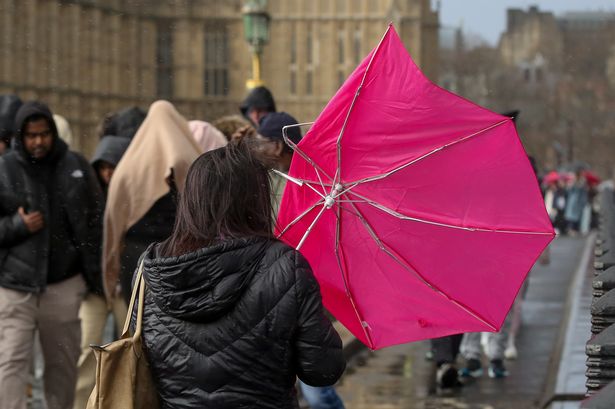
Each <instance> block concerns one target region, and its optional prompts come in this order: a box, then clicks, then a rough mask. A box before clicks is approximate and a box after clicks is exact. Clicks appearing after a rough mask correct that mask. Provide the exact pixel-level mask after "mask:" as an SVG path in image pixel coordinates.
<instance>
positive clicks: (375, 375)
mask: <svg viewBox="0 0 615 409" xmlns="http://www.w3.org/2000/svg"><path fill="white" fill-rule="evenodd" d="M592 239H593V236H591V237H585V238H579V237H575V238H572V237H558V238H557V239H556V240H554V241H553V243H552V244H551V249H550V251H551V262H550V263H549V264H548V265H540V264H537V265H536V266H534V268H533V269H532V271H531V273H530V275H529V290H528V293H527V297H526V299H525V301H524V304H523V308H522V309H523V312H522V316H523V324H522V328H521V330H520V333H519V335H518V337H517V348H518V351H519V358H518V359H517V360H515V361H507V362H506V365H507V368H508V369H509V371H510V376H509V377H508V378H505V379H497V380H495V379H490V378H489V377H487V376H486V375H484V376H483V377H482V378H480V379H477V380H473V381H471V382H468V383H467V384H466V385H465V386H464V387H463V388H461V389H460V390H459V391H457V392H454V393H449V394H446V395H443V394H442V393H440V392H439V391H438V390H437V388H436V387H435V368H434V365H433V363H432V362H429V361H427V360H426V359H425V354H426V352H427V351H428V349H429V342H427V341H425V342H417V343H412V344H406V345H400V346H396V347H391V348H385V349H383V350H379V351H375V352H372V351H369V350H367V349H365V348H363V349H362V350H360V351H359V352H358V353H357V354H356V355H355V356H354V357H353V358H352V359H351V360H350V362H349V369H348V370H347V372H346V374H345V376H344V377H343V378H342V380H341V381H340V383H339V384H338V385H337V391H338V393H339V394H340V395H341V396H342V397H343V399H344V402H345V405H346V408H347V409H397V408H400V409H401V408H404V409H415V408H416V409H418V408H424V409H431V408H442V409H448V408H468V409H472V408H477V409H488V408H489V409H529V408H542V407H544V406H545V405H548V404H549V403H555V404H560V403H561V404H565V405H570V404H572V405H576V406H562V407H561V409H563V408H564V407H565V408H568V407H578V406H579V403H578V401H577V402H565V401H561V402H558V401H555V400H554V399H555V396H556V395H557V394H558V393H559V394H560V395H559V397H560V398H570V396H565V397H564V396H563V395H562V393H563V392H561V391H562V390H561V389H557V387H558V385H560V388H561V385H567V387H568V388H569V389H568V390H569V391H573V393H575V394H576V393H577V391H579V390H580V388H581V387H583V388H584V384H585V379H584V378H582V377H580V376H576V375H578V374H579V366H578V363H579V362H580V360H579V356H578V355H575V354H576V352H578V351H579V350H580V349H583V348H584V345H585V341H586V340H587V339H588V338H589V331H586V332H584V331H585V329H584V328H583V320H587V322H588V319H587V317H585V316H583V314H582V313H579V312H578V311H577V313H576V315H575V313H573V310H575V311H576V310H579V309H580V308H581V306H582V305H583V303H582V302H580V301H579V302H576V304H575V303H574V302H573V301H572V298H571V297H573V296H574V294H577V293H579V294H580V293H582V291H576V292H575V291H573V290H574V289H575V288H577V287H578V286H579V284H580V283H583V282H584V281H583V279H585V278H586V277H584V276H583V274H584V273H585V272H586V270H585V269H584V268H583V267H584V266H585V265H586V263H587V261H586V260H587V257H584V254H586V253H588V252H591V240H592ZM579 277H580V278H579ZM590 294H591V291H590ZM569 323H571V325H569ZM577 330H579V334H578V339H575V338H574V337H573V336H572V335H574V334H576V331H577ZM583 332H584V333H583ZM567 333H570V334H572V335H571V336H570V337H568V338H567ZM579 348H580V349H579ZM563 351H566V354H567V355H564V354H563ZM562 357H573V358H575V359H576V361H577V362H576V364H575V363H570V364H569V365H568V363H569V361H568V360H567V359H566V358H564V359H563V361H564V362H565V363H564V364H562ZM459 364H460V365H461V364H463V362H462V360H461V359H460V360H459ZM484 365H486V362H484ZM562 365H564V366H566V365H568V367H569V370H568V371H566V370H562V371H560V368H561V367H562ZM583 365H584V359H583ZM583 372H584V368H583ZM558 381H559V383H558ZM581 381H582V386H581V384H580V382H581ZM566 393H568V392H566ZM553 408H554V409H560V407H557V408H556V407H555V406H553Z"/></svg>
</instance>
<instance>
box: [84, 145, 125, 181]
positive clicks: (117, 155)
mask: <svg viewBox="0 0 615 409" xmlns="http://www.w3.org/2000/svg"><path fill="white" fill-rule="evenodd" d="M129 145H130V139H129V138H125V137H123V136H111V135H107V136H104V137H103V138H102V139H101V140H100V142H99V143H98V146H96V151H94V156H92V160H91V161H90V163H91V164H92V167H93V168H94V170H97V169H98V166H99V165H100V163H101V162H107V163H109V164H111V165H113V166H115V167H117V164H118V163H120V159H122V156H124V152H126V149H128V146H129ZM104 190H106V189H105V188H103V191H104Z"/></svg>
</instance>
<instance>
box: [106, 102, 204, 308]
mask: <svg viewBox="0 0 615 409" xmlns="http://www.w3.org/2000/svg"><path fill="white" fill-rule="evenodd" d="M200 153H201V149H200V148H199V146H198V145H197V143H196V141H195V140H194V137H193V136H192V134H191V132H190V129H189V128H188V121H186V120H185V119H184V117H183V116H181V115H180V114H179V113H178V112H177V111H176V110H175V108H174V107H173V105H171V104H170V103H169V102H167V101H156V102H154V103H153V104H152V106H151V107H150V109H149V112H148V114H147V117H146V118H145V121H143V124H142V125H141V127H140V128H139V130H138V131H137V134H136V135H135V136H134V138H133V139H132V142H131V143H130V146H129V148H128V150H127V151H126V153H125V154H124V156H123V157H122V160H121V161H120V163H119V164H118V166H117V168H116V169H115V172H114V174H113V178H112V179H111V183H110V184H109V194H108V196H107V204H106V208H105V219H104V238H103V274H104V284H105V294H106V296H107V299H108V300H109V303H111V302H112V301H113V299H114V298H115V297H120V296H122V297H124V300H125V301H126V303H127V304H128V301H129V298H130V294H131V282H132V273H133V271H134V266H135V264H136V262H137V260H138V258H139V256H140V255H141V254H142V253H143V251H145V249H146V248H147V246H148V245H149V244H150V243H152V242H155V241H163V240H164V239H166V238H167V237H169V235H170V234H171V231H172V228H173V220H175V212H176V195H177V192H178V191H181V190H182V189H183V183H184V180H185V177H186V173H187V171H188V167H189V166H190V164H191V163H192V162H193V161H194V160H195V159H196V158H197V157H198V156H199V154H200Z"/></svg>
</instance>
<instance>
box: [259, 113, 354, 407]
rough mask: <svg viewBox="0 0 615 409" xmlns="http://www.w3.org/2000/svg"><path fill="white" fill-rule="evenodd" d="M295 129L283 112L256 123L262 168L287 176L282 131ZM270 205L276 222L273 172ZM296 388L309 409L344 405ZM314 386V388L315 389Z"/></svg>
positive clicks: (277, 191)
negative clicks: (265, 167)
mask: <svg viewBox="0 0 615 409" xmlns="http://www.w3.org/2000/svg"><path fill="white" fill-rule="evenodd" d="M292 125H297V120H296V119H295V118H293V117H292V116H291V115H289V114H287V113H286V112H274V113H269V114H268V115H266V116H264V117H262V118H261V120H260V126H259V127H258V129H257V132H256V134H255V135H254V137H255V139H256V141H257V150H258V152H259V156H260V158H261V159H263V161H264V162H265V163H266V165H267V166H268V167H269V168H271V169H275V170H277V171H278V172H282V173H288V170H289V169H290V164H291V161H292V157H293V150H292V149H291V148H290V147H289V146H288V145H287V144H286V143H285V142H284V138H283V134H282V128H284V127H285V126H292ZM287 135H288V138H289V139H290V140H291V141H292V142H293V143H295V144H298V143H299V141H300V140H301V130H300V129H299V127H296V126H293V127H292V128H288V132H287ZM269 177H270V180H271V201H272V204H273V212H274V213H273V215H274V219H275V218H276V215H277V212H278V210H279V208H280V203H281V201H282V195H283V193H284V188H285V187H286V178H284V177H283V176H282V175H280V174H279V173H277V172H270V173H269ZM299 386H300V388H301V392H302V394H303V397H304V398H305V400H306V401H308V403H309V405H310V407H311V408H312V409H342V408H344V403H343V402H342V399H341V398H340V397H339V395H338V394H337V392H336V391H335V389H334V388H333V387H332V386H329V387H314V386H312V385H309V384H306V383H305V382H302V381H301V380H300V382H299ZM316 386H318V385H316Z"/></svg>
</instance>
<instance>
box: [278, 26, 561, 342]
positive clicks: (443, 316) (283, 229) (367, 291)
mask: <svg viewBox="0 0 615 409" xmlns="http://www.w3.org/2000/svg"><path fill="white" fill-rule="evenodd" d="M287 143H289V144H290V145H291V146H293V148H294V149H295V155H294V158H293V161H292V164H291V168H290V172H289V176H288V179H289V180H290V182H291V183H287V186H286V190H285V192H284V196H283V199H282V203H281V209H280V213H279V217H278V234H279V237H280V238H281V239H282V240H284V241H285V242H287V243H288V244H290V245H292V246H294V247H295V248H297V249H300V251H301V253H302V254H303V255H304V256H305V257H306V258H307V259H308V261H309V262H310V264H311V266H312V268H313V269H314V273H315V275H316V278H317V279H318V281H319V283H320V286H321V293H322V296H323V302H324V304H325V306H326V307H327V309H328V310H329V311H330V312H331V313H332V314H333V315H334V316H335V317H336V318H337V319H338V320H339V321H340V322H341V323H342V324H344V325H345V326H346V327H347V328H348V329H349V330H350V331H351V332H352V333H353V334H354V335H355V336H356V337H357V338H359V339H360V340H361V341H362V342H363V343H365V344H366V345H367V346H369V347H370V348H372V349H378V348H382V347H386V346H389V345H395V344H400V343H404V342H410V341H415V340H420V339H427V338H435V337H441V336H445V335H449V334H454V333H461V332H474V331H497V330H498V329H499V328H500V327H501V325H502V323H503V321H504V318H505V316H506V314H507V312H508V310H509V309H510V306H511V304H512V303H513V301H514V298H515V296H516V294H517V292H518V291H519V288H520V286H521V284H522V282H523V280H524V279H525V276H526V275H527V273H528V271H529V270H530V268H531V267H532V265H533V264H534V262H535V261H536V259H537V258H538V256H539V255H540V253H541V252H542V250H543V249H544V248H545V247H546V246H547V245H548V244H549V242H550V241H551V240H552V239H553V237H554V233H553V228H552V226H551V223H550V222H549V217H548V216H547V213H546V210H545V207H544V204H543V201H542V197H541V194H540V190H539V188H538V184H537V181H536V177H535V175H534V173H533V171H532V168H531V166H530V163H529V160H528V158H527V156H526V154H525V151H524V149H523V147H522V145H521V143H520V141H519V138H518V136H517V133H516V130H515V127H514V125H513V123H512V121H511V118H508V117H505V116H501V115H499V114H496V113H493V112H491V111H488V110H487V109H484V108H482V107H480V106H478V105H475V104H473V103H471V102H469V101H466V100H464V99H462V98H460V97H458V96H456V95H454V94H451V93H449V92H447V91H445V90H443V89H441V88H439V87H437V86H435V85H434V84H432V83H431V82H430V81H429V80H428V79H427V78H426V77H425V76H424V75H423V74H422V73H421V72H420V71H419V69H418V68H417V66H416V65H415V64H414V62H413V61H412V60H411V59H410V56H409V55H408V53H407V51H406V50H405V48H404V46H403V44H402V43H401V40H400V39H399V37H398V36H397V34H396V32H395V30H394V29H393V27H392V26H389V29H388V30H387V32H386V33H385V35H384V37H383V38H382V40H381V41H380V43H379V44H378V46H377V47H376V48H375V49H374V50H373V51H372V52H371V53H370V54H369V55H368V56H367V57H366V58H365V60H364V61H363V62H362V63H361V64H360V65H359V67H358V68H357V69H356V70H355V71H354V72H353V73H352V74H351V75H350V77H349V78H348V79H347V80H346V82H345V83H344V85H343V86H342V87H341V88H340V90H339V91H338V92H337V94H336V95H335V96H334V97H333V99H332V100H331V101H330V102H329V103H328V105H327V106H326V107H325V109H324V110H323V112H322V113H321V114H320V115H319V117H318V119H317V120H316V122H315V123H314V124H313V126H312V127H311V129H310V130H309V132H308V133H307V134H306V136H305V137H304V138H303V140H302V141H301V142H300V143H299V144H298V145H294V144H293V143H292V142H291V141H289V140H287Z"/></svg>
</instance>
